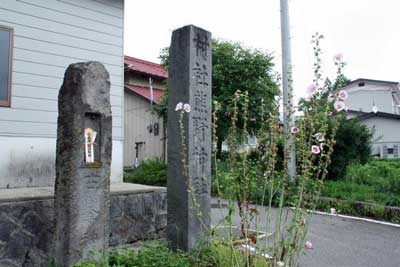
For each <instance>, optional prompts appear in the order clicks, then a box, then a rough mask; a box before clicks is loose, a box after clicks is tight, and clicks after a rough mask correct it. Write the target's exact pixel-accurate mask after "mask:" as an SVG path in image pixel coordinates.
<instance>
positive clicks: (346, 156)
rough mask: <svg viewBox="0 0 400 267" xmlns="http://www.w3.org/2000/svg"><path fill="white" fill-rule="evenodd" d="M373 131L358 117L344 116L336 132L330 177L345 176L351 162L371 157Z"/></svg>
mask: <svg viewBox="0 0 400 267" xmlns="http://www.w3.org/2000/svg"><path fill="white" fill-rule="evenodd" d="M372 135H373V134H372V132H371V131H370V130H369V129H368V127H367V126H365V125H363V124H361V123H360V121H359V120H357V119H346V118H344V117H343V118H342V119H341V120H340V122H339V128H338V131H337V134H336V144H335V146H334V151H333V154H332V164H331V165H330V166H329V168H328V176H327V178H328V179H339V178H342V177H344V175H345V172H346V168H347V166H348V165H349V164H351V163H361V164H364V163H367V161H368V160H369V159H370V157H371V140H372Z"/></svg>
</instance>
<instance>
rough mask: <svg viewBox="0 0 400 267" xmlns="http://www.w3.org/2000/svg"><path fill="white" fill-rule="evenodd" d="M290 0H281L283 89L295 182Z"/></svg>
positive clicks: (285, 118)
mask: <svg viewBox="0 0 400 267" xmlns="http://www.w3.org/2000/svg"><path fill="white" fill-rule="evenodd" d="M288 1H289V0H281V38H282V91H283V124H284V129H285V136H286V137H287V138H286V139H285V147H288V148H289V160H288V170H289V179H290V182H294V179H295V175H296V154H295V147H294V142H293V134H292V132H291V126H292V125H294V124H293V122H294V120H293V114H292V113H293V112H292V113H290V112H289V111H291V110H293V106H291V107H290V106H289V105H292V101H293V98H292V97H293V96H290V97H291V98H292V99H291V101H289V94H292V89H293V81H292V55H291V51H290V23H289V4H288Z"/></svg>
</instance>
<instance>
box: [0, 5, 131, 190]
mask: <svg viewBox="0 0 400 267" xmlns="http://www.w3.org/2000/svg"><path fill="white" fill-rule="evenodd" d="M123 14H124V1H123V0H97V1H96V0H57V1H56V0H20V1H16V0H1V1H0V33H2V34H3V35H0V42H2V43H1V44H0V50H2V51H3V52H1V51H0V53H4V51H6V50H7V47H5V46H4V44H5V43H6V42H5V41H4V40H7V38H6V37H7V36H9V38H10V41H11V42H10V43H11V45H10V47H9V48H10V49H9V57H8V58H10V59H11V60H10V63H11V64H9V71H10V75H9V76H6V75H3V76H4V77H1V78H2V81H3V82H2V83H0V151H1V152H0V188H12V187H26V186H52V185H53V184H54V178H55V174H54V163H55V145H56V130H57V116H58V106H57V97H58V91H59V88H60V86H61V84H62V82H63V76H64V72H65V70H66V68H67V67H68V65H69V64H71V63H76V62H82V61H100V62H102V63H103V64H104V65H105V66H106V68H107V70H108V72H109V73H110V79H111V105H112V113H113V155H112V156H113V158H112V166H111V169H112V171H111V176H112V177H111V181H112V182H120V181H122V169H123V161H122V159H123V137H124V131H123V121H124V118H123V116H124V112H123V103H124V101H123V93H124V87H123V84H124V59H123V58H124V56H123ZM7 30H8V32H7ZM8 33H10V34H9V35H7V34H8ZM1 36H3V37H4V36H5V37H4V38H5V39H4V38H2V37H1ZM1 55H3V54H1ZM4 58H5V57H0V60H1V62H0V65H2V66H5V65H4V64H6V63H5V62H8V59H7V60H4ZM7 77H9V79H8V80H7V79H6V78H7ZM4 81H5V82H4ZM2 84H3V85H2ZM4 84H7V85H8V86H5V85H4ZM8 89H9V90H8ZM2 93H3V101H2V99H1V97H2Z"/></svg>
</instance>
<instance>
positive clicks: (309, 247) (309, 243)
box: [304, 241, 313, 249]
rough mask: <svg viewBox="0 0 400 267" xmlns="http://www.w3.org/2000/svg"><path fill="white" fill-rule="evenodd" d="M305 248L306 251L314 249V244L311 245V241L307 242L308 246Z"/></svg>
mask: <svg viewBox="0 0 400 267" xmlns="http://www.w3.org/2000/svg"><path fill="white" fill-rule="evenodd" d="M304 247H305V248H306V249H312V248H313V245H312V243H311V242H310V241H307V242H306V244H305V245H304Z"/></svg>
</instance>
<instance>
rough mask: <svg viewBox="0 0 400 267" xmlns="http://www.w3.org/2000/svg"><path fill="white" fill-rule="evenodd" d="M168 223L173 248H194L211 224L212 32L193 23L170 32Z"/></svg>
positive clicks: (168, 233) (169, 238)
mask: <svg viewBox="0 0 400 267" xmlns="http://www.w3.org/2000/svg"><path fill="white" fill-rule="evenodd" d="M168 87H169V98H168V226H167V235H168V240H169V242H170V246H171V248H173V249H182V250H190V249H191V248H193V246H195V245H196V242H197V241H198V240H199V238H204V237H205V236H204V235H203V233H206V230H207V229H205V228H208V226H209V225H210V191H211V33H210V32H207V31H205V30H203V29H200V28H197V27H195V26H193V25H189V26H185V27H183V28H180V29H178V30H175V31H174V32H173V34H172V41H171V47H170V61H169V69H168ZM179 102H183V103H189V104H190V106H191V111H190V113H187V114H185V117H184V122H183V123H184V128H185V140H186V146H187V162H188V167H189V170H188V171H189V175H190V177H191V178H192V185H191V187H192V189H193V191H194V194H195V195H196V201H197V204H198V205H199V207H200V211H201V215H202V219H201V220H202V221H203V223H204V224H203V223H200V221H199V219H198V216H197V213H198V212H199V210H198V209H196V208H195V207H194V203H193V202H192V199H191V196H190V193H188V184H187V178H185V177H184V175H183V166H182V162H181V149H182V148H181V139H180V131H179V112H176V111H175V107H176V104H177V103H179Z"/></svg>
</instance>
